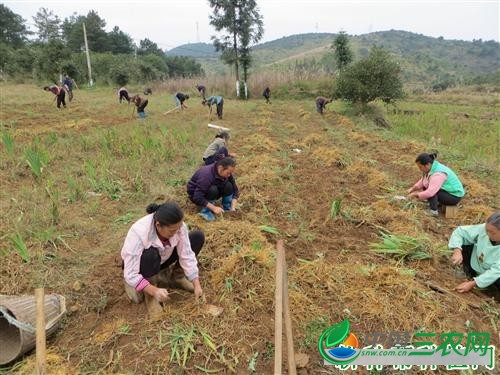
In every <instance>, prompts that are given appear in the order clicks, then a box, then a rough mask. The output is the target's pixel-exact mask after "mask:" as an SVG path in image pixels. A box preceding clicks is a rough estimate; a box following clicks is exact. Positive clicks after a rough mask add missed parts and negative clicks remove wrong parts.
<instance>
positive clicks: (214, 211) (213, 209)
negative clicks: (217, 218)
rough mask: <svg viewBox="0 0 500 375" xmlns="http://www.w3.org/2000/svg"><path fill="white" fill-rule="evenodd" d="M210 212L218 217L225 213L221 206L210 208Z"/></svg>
mask: <svg viewBox="0 0 500 375" xmlns="http://www.w3.org/2000/svg"><path fill="white" fill-rule="evenodd" d="M210 210H211V211H212V212H213V213H214V214H216V215H219V214H222V213H223V212H224V210H223V209H222V207H219V206H213V207H212V208H210Z"/></svg>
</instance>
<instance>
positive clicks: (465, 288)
mask: <svg viewBox="0 0 500 375" xmlns="http://www.w3.org/2000/svg"><path fill="white" fill-rule="evenodd" d="M475 286H476V282H475V281H474V280H472V281H465V282H463V283H462V284H460V285H458V286H457V287H456V288H455V290H456V291H457V292H458V293H467V292H469V291H471V290H472V289H473V288H474V287H475Z"/></svg>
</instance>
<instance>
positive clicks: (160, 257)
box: [121, 202, 205, 315]
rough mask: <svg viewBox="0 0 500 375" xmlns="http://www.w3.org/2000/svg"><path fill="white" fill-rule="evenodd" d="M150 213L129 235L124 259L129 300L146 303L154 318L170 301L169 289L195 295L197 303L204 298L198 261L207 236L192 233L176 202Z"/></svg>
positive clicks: (154, 207) (153, 207)
mask: <svg viewBox="0 0 500 375" xmlns="http://www.w3.org/2000/svg"><path fill="white" fill-rule="evenodd" d="M146 212H147V213H148V215H146V216H144V217H143V218H142V219H139V220H138V221H137V222H135V224H134V225H132V227H131V228H130V230H129V231H128V234H127V237H126V239H125V243H124V244H123V248H122V250H121V256H122V260H123V277H124V282H125V292H126V293H127V296H128V297H129V298H130V300H131V301H133V302H135V303H141V302H142V301H143V300H144V299H145V300H146V305H147V308H148V311H149V312H150V314H152V315H154V314H157V313H158V312H161V306H160V302H165V301H166V300H167V299H168V291H167V289H165V287H172V288H181V289H185V290H188V291H190V292H194V295H195V297H196V299H198V298H199V297H200V296H201V295H202V294H203V291H202V289H201V285H200V279H199V277H198V261H197V259H196V257H197V256H198V254H199V253H200V251H201V248H202V247H203V244H204V242H205V235H204V234H203V232H202V231H191V232H188V228H187V226H186V224H184V222H183V218H184V213H183V212H182V210H181V208H180V207H179V205H178V204H177V203H175V202H166V203H163V204H161V205H158V204H155V203H153V204H150V205H149V206H148V207H147V208H146Z"/></svg>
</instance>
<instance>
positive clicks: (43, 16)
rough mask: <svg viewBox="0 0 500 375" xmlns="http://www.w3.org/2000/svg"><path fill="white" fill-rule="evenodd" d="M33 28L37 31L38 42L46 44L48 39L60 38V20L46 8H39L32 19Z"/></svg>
mask: <svg viewBox="0 0 500 375" xmlns="http://www.w3.org/2000/svg"><path fill="white" fill-rule="evenodd" d="M33 21H34V22H35V26H36V28H37V29H38V40H39V41H41V42H48V41H49V40H50V39H58V38H59V37H60V29H61V20H60V19H59V17H58V16H57V15H55V14H54V13H52V11H51V10H48V9H47V8H40V9H39V10H38V12H37V13H36V16H35V17H33Z"/></svg>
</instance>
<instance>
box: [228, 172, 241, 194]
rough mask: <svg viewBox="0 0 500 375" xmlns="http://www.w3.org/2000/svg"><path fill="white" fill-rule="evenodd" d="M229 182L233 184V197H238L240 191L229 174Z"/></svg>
mask: <svg viewBox="0 0 500 375" xmlns="http://www.w3.org/2000/svg"><path fill="white" fill-rule="evenodd" d="M229 182H230V183H231V184H232V185H233V198H234V199H238V198H239V197H240V191H239V190H238V185H236V179H235V178H234V176H232V175H231V176H229Z"/></svg>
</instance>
